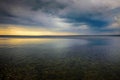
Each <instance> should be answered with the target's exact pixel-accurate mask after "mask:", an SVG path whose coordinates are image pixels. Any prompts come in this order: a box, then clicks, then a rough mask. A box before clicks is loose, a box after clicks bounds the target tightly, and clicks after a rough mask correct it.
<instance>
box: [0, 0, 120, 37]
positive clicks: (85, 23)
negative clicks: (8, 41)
mask: <svg viewBox="0 0 120 80" xmlns="http://www.w3.org/2000/svg"><path fill="white" fill-rule="evenodd" d="M0 35H120V0H0Z"/></svg>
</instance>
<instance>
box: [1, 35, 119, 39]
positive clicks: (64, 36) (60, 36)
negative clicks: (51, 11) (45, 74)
mask: <svg viewBox="0 0 120 80" xmlns="http://www.w3.org/2000/svg"><path fill="white" fill-rule="evenodd" d="M70 37H77V38H80V37H120V35H45V36H28V35H25V36H22V35H0V38H70Z"/></svg>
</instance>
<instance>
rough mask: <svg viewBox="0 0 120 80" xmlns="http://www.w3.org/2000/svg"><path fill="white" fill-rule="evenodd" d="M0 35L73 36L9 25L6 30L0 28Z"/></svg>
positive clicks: (68, 33)
mask: <svg viewBox="0 0 120 80" xmlns="http://www.w3.org/2000/svg"><path fill="white" fill-rule="evenodd" d="M0 35H31V36H37V35H73V33H70V32H55V31H50V30H46V29H43V28H27V27H25V28H23V26H14V25H9V26H8V27H7V28H0Z"/></svg>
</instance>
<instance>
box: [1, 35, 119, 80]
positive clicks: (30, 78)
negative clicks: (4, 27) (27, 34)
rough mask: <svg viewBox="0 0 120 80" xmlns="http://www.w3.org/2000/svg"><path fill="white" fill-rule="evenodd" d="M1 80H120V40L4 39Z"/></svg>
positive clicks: (99, 38) (2, 44)
mask: <svg viewBox="0 0 120 80" xmlns="http://www.w3.org/2000/svg"><path fill="white" fill-rule="evenodd" d="M0 80H120V38H119V37H107V38H105V37H96V38H92V37H91V38H90V37H89V38H87V37H86V38H77V39H75V38H71V39H70V38H69V39H67V38H66V39H63V38H60V39H58V38H55V39H54V38H53V39H50V38H39V39H33V38H32V39H27V38H25V39H22V38H21V39H17V38H1V39H0Z"/></svg>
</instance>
